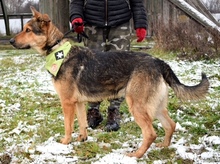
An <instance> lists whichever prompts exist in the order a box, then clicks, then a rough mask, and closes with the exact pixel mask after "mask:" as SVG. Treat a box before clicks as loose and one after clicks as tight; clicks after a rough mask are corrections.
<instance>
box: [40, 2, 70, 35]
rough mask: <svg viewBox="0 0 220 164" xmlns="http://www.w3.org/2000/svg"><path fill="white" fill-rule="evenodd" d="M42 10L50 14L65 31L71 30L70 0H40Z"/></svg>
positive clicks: (54, 21)
mask: <svg viewBox="0 0 220 164" xmlns="http://www.w3.org/2000/svg"><path fill="white" fill-rule="evenodd" d="M39 4H40V5H39V8H40V12H42V13H45V14H48V15H49V16H50V18H51V20H52V22H53V23H54V24H55V25H56V26H57V27H58V28H59V30H60V31H62V32H63V33H65V32H67V31H69V30H70V25H69V0H40V3H39Z"/></svg>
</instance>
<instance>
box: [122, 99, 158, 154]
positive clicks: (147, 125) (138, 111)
mask: <svg viewBox="0 0 220 164" xmlns="http://www.w3.org/2000/svg"><path fill="white" fill-rule="evenodd" d="M126 101H127V103H128V106H129V110H130V112H131V114H132V115H133V116H134V119H135V122H136V123H137V124H138V125H139V126H140V128H141V131H142V135H143V142H142V145H141V147H140V148H139V149H138V150H137V151H136V152H134V153H129V154H127V155H128V156H131V157H137V158H141V157H142V156H143V155H144V153H145V152H146V151H147V149H148V148H149V147H150V145H151V144H152V142H153V141H154V140H155V139H156V137H157V135H156V133H155V131H154V128H153V125H152V118H151V116H150V115H149V114H148V112H147V111H146V110H144V109H145V108H144V106H143V104H141V103H140V102H137V101H133V100H132V98H131V97H128V96H127V97H126Z"/></svg>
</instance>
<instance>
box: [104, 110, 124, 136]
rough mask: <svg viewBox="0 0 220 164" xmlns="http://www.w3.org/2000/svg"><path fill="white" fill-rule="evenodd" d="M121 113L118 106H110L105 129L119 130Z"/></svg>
mask: <svg viewBox="0 0 220 164" xmlns="http://www.w3.org/2000/svg"><path fill="white" fill-rule="evenodd" d="M120 119H121V118H120V113H119V109H117V108H108V118H107V123H106V125H105V131H107V132H111V131H117V130H118V129H120Z"/></svg>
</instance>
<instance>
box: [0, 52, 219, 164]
mask: <svg viewBox="0 0 220 164" xmlns="http://www.w3.org/2000/svg"><path fill="white" fill-rule="evenodd" d="M166 62H168V63H169V64H170V66H171V67H172V68H173V70H174V71H175V73H176V74H177V75H178V77H179V78H180V80H181V82H183V83H184V84H188V85H194V84H196V83H198V81H199V80H200V79H201V72H205V73H206V74H207V76H208V78H209V80H210V83H211V86H210V89H209V94H208V95H207V97H206V99H204V100H201V101H199V102H186V103H183V102H180V101H179V100H178V99H177V98H176V97H175V96H174V95H173V92H172V91H171V90H170V93H169V98H170V101H169V105H168V108H169V112H170V115H171V117H172V118H173V120H174V121H175V122H177V127H176V131H175V133H174V136H173V138H172V142H171V145H170V146H169V147H168V148H157V147H156V146H155V143H156V142H160V141H161V140H162V137H163V135H164V131H163V130H162V128H161V124H160V123H159V122H157V121H155V122H154V128H155V130H156V131H157V134H158V138H157V139H156V141H155V143H153V144H152V145H151V147H150V148H149V150H148V151H147V152H146V153H145V155H144V156H143V157H142V158H141V159H136V158H130V157H127V156H125V153H126V152H130V151H132V150H135V149H137V148H138V147H139V146H140V143H141V139H142V137H141V132H140V129H139V128H138V126H137V125H136V124H135V123H134V120H133V117H132V116H131V115H130V114H129V113H128V111H127V106H126V104H125V103H123V104H122V106H121V110H120V111H121V114H122V121H121V129H120V130H119V131H118V132H110V133H107V132H104V131H103V128H104V125H105V120H104V122H103V123H102V124H101V125H100V126H99V127H98V128H97V129H96V130H92V129H89V139H88V141H86V142H82V143H80V142H76V140H75V139H76V137H77V130H76V131H75V133H73V141H72V142H71V143H70V144H69V145H62V144H60V143H59V139H60V138H61V137H62V136H63V134H64V126H63V115H62V111H61V107H60V103H59V99H58V97H57V95H56V93H55V91H54V89H53V86H52V83H51V78H50V75H49V74H48V73H47V71H46V70H45V68H44V64H45V60H44V58H43V57H41V56H40V55H38V54H36V52H33V51H18V50H0V77H1V78H0V93H1V94H0V162H2V163H9V162H10V161H11V163H22V164H26V163H33V164H38V163H42V164H44V163H57V164H59V163H60V164H61V163H62V164H64V163H95V164H100V163H111V164H112V163H121V164H124V163H126V164H128V163H129V164H130V163H132V164H133V163H134V164H135V163H141V164H143V163H154V164H162V163H216V164H217V163H220V105H219V100H220V61H219V60H213V61H196V62H189V61H179V60H178V59H174V60H167V59H166ZM107 105H108V102H104V103H103V104H102V107H101V110H102V113H103V115H104V116H106V107H107ZM104 118H106V117H104ZM77 128H78V125H77V121H76V129H77Z"/></svg>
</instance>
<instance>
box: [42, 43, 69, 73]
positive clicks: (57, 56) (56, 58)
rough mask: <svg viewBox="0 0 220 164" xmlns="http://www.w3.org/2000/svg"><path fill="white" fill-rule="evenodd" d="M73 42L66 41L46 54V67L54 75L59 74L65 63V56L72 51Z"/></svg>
mask: <svg viewBox="0 0 220 164" xmlns="http://www.w3.org/2000/svg"><path fill="white" fill-rule="evenodd" d="M70 48H71V43H70V42H65V43H64V44H63V45H62V46H60V47H59V48H57V49H56V50H54V51H52V52H51V53H50V54H49V55H47V56H46V65H45V68H46V69H47V70H48V71H49V72H50V73H51V74H52V75H54V76H56V75H57V73H58V71H59V70H60V67H61V65H62V63H63V60H64V58H65V57H66V56H67V54H68V52H69V51H70Z"/></svg>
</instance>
